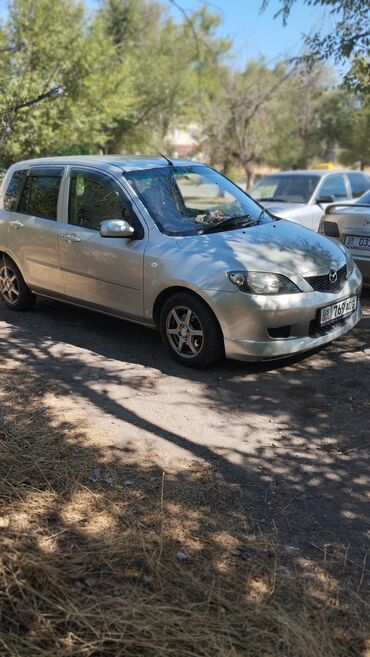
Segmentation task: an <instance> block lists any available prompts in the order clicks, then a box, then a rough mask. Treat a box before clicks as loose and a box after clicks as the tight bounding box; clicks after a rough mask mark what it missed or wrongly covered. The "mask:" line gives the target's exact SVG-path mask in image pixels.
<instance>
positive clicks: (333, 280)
mask: <svg viewBox="0 0 370 657" xmlns="http://www.w3.org/2000/svg"><path fill="white" fill-rule="evenodd" d="M337 280H338V274H337V272H336V271H335V269H331V270H330V271H329V281H330V283H331V284H332V285H334V283H336V282H337Z"/></svg>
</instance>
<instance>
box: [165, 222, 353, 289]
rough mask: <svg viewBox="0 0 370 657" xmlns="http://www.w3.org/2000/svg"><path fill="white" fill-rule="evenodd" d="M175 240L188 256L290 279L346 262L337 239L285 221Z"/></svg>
mask: <svg viewBox="0 0 370 657" xmlns="http://www.w3.org/2000/svg"><path fill="white" fill-rule="evenodd" d="M177 242H178V245H179V246H180V248H181V249H184V250H186V251H187V252H189V257H190V258H191V259H192V258H193V256H196V255H200V256H201V257H202V260H203V261H204V260H205V258H206V260H209V257H211V258H212V261H217V263H218V265H219V266H220V267H221V266H222V267H225V268H226V270H230V269H232V268H235V269H248V270H249V271H272V272H275V273H281V274H284V275H285V276H288V277H290V278H292V276H294V277H296V276H298V277H299V276H302V275H303V276H306V275H315V274H320V273H326V272H327V271H328V269H331V268H335V269H339V268H340V267H342V266H343V265H344V264H345V263H346V261H347V257H346V252H345V249H344V247H343V246H342V245H341V244H340V243H339V242H333V241H332V240H330V239H328V238H327V237H325V236H324V235H321V234H319V233H314V232H313V231H311V230H309V229H307V228H303V227H302V226H299V225H298V224H294V223H292V222H290V221H284V220H281V221H276V222H273V223H269V224H262V225H258V226H253V227H250V228H244V229H238V230H228V231H222V232H218V233H209V234H205V235H197V236H189V237H181V238H178V240H177ZM292 280H293V279H292Z"/></svg>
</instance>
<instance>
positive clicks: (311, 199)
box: [248, 169, 370, 231]
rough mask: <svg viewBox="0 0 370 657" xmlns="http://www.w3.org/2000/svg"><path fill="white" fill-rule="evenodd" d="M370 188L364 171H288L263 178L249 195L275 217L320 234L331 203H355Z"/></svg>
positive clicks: (369, 181)
mask: <svg viewBox="0 0 370 657" xmlns="http://www.w3.org/2000/svg"><path fill="white" fill-rule="evenodd" d="M368 189H370V176H368V175H367V174H366V173H363V172H362V171H333V170H332V171H322V170H321V169H312V170H307V171H306V170H304V171H303V170H301V171H285V172H283V173H273V174H271V175H270V176H265V177H264V178H261V180H259V181H258V182H257V183H256V184H255V185H254V186H253V187H252V188H251V189H250V190H249V192H248V193H249V194H250V195H251V196H252V197H253V198H254V199H255V200H256V201H258V202H259V203H261V205H263V206H264V207H265V208H267V209H268V210H269V212H271V214H273V215H275V216H276V217H281V218H282V219H288V220H289V221H295V222H296V223H299V224H301V225H302V226H306V228H311V230H315V231H317V230H318V229H319V224H320V219H321V217H322V215H323V211H324V210H325V208H326V206H327V205H328V204H329V203H337V202H338V201H347V202H351V201H352V202H354V201H355V200H356V199H357V198H359V196H361V194H363V193H364V192H366V191H367V190H368Z"/></svg>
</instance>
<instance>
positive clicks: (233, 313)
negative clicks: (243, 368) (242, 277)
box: [212, 267, 362, 361]
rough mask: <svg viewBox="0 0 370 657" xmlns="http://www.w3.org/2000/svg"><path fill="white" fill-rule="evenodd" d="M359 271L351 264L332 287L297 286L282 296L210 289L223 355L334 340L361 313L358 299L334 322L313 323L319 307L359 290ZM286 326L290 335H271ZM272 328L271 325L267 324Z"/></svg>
mask: <svg viewBox="0 0 370 657" xmlns="http://www.w3.org/2000/svg"><path fill="white" fill-rule="evenodd" d="M361 287H362V277H361V273H360V271H359V270H358V269H357V267H355V269H354V270H353V272H352V273H351V275H350V276H349V277H348V279H347V280H346V282H345V284H344V285H343V287H342V289H341V290H340V291H338V292H336V293H329V292H326V293H323V292H315V291H312V292H301V293H299V294H285V295H281V296H263V295H250V294H245V293H244V292H241V291H239V290H237V291H236V292H232V293H222V292H214V293H213V295H212V296H213V299H212V301H213V304H212V305H213V308H214V310H215V313H216V315H217V317H218V319H219V322H220V324H221V328H222V331H223V335H224V344H225V353H226V357H227V358H232V359H236V360H249V361H256V360H265V359H266V360H268V359H274V358H282V357H284V356H289V355H290V354H296V353H299V352H304V351H309V350H310V349H315V348H316V347H319V346H321V345H324V344H327V343H328V342H331V341H332V340H336V339H337V338H339V337H340V336H342V335H344V334H345V333H347V331H349V330H350V329H351V328H353V327H354V326H355V325H356V324H357V323H358V322H359V320H360V319H361V315H362V312H361V305H360V302H359V301H358V305H357V308H356V310H355V311H354V312H352V313H351V314H350V315H348V316H346V317H344V318H343V319H341V320H339V322H338V323H337V324H336V325H334V326H331V327H330V326H329V327H325V328H323V327H320V326H319V325H318V324H317V318H318V313H319V311H320V309H321V308H323V307H325V306H329V305H331V304H334V303H337V302H339V301H342V300H344V299H347V298H349V297H352V296H357V297H359V296H360V294H361ZM281 327H289V337H271V334H272V333H273V331H274V330H276V331H277V332H279V330H280V328H281ZM271 329H272V330H271Z"/></svg>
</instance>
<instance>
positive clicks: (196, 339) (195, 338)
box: [166, 306, 204, 358]
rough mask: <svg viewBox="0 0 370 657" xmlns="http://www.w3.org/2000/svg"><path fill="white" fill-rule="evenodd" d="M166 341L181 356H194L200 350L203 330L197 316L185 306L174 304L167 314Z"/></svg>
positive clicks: (202, 341)
mask: <svg viewBox="0 0 370 657" xmlns="http://www.w3.org/2000/svg"><path fill="white" fill-rule="evenodd" d="M166 333H167V338H168V341H169V343H170V345H171V347H172V349H174V351H176V353H177V354H179V355H180V356H181V357H182V358H195V357H196V356H198V355H199V354H200V352H201V350H202V347H203V343H204V332H203V327H202V324H201V322H200V319H199V317H198V316H197V315H196V313H195V312H194V311H193V310H191V308H188V307H186V306H176V307H174V308H172V310H170V312H169V313H168V315H167V321H166Z"/></svg>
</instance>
